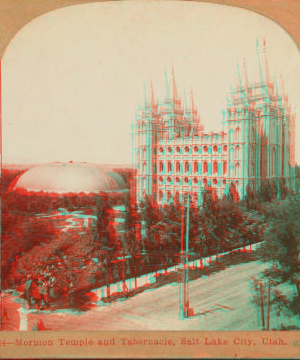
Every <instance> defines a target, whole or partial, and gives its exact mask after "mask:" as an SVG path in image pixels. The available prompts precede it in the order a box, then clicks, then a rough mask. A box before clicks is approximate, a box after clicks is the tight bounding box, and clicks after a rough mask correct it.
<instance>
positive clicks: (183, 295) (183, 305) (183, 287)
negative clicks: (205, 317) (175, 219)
mask: <svg viewBox="0 0 300 360" xmlns="http://www.w3.org/2000/svg"><path fill="white" fill-rule="evenodd" d="M189 203H190V200H189V195H187V214H186V239H185V251H184V250H183V247H184V246H183V238H184V209H185V199H183V204H182V225H181V226H182V228H181V269H182V271H181V276H180V283H179V285H180V286H179V319H180V320H183V319H186V318H188V316H189V314H190V313H191V312H192V309H191V308H190V306H189V288H188V283H189V264H188V263H189V261H188V251H189V210H190V209H189V208H190V204H189Z"/></svg>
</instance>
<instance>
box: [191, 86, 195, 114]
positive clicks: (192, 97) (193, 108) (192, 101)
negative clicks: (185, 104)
mask: <svg viewBox="0 0 300 360" xmlns="http://www.w3.org/2000/svg"><path fill="white" fill-rule="evenodd" d="M191 106H192V112H193V111H194V110H195V104H194V94H193V88H191Z"/></svg>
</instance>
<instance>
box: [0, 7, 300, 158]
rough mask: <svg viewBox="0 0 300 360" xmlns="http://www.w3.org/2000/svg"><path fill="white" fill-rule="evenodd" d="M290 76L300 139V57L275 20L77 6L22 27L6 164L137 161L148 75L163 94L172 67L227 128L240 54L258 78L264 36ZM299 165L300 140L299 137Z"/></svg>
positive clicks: (209, 117) (281, 71)
mask: <svg viewBox="0 0 300 360" xmlns="http://www.w3.org/2000/svg"><path fill="white" fill-rule="evenodd" d="M264 38H265V41H266V49H267V50H266V51H267V58H268V64H269V70H270V74H271V75H274V74H276V77H277V81H278V82H279V85H280V86H279V88H281V75H282V78H283V79H284V87H285V90H286V92H287V93H288V96H289V100H290V104H291V106H292V111H293V112H294V113H296V139H297V137H299V136H300V124H299V119H300V118H299V116H300V115H298V114H300V71H299V70H300V55H299V51H298V49H297V47H296V45H295V44H294V42H293V40H292V39H291V37H290V36H289V35H288V34H287V33H286V32H285V31H284V30H283V29H282V28H281V27H279V25H277V24H276V23H274V22H273V21H271V20H269V19H267V18H265V17H263V16H261V15H258V14H256V13H254V12H250V11H248V10H244V9H239V8H234V7H229V6H224V5H215V4H207V3H192V2H183V1H182V2H181V1H166V2H152V1H147V2H139V1H138V2H135V1H122V2H107V3H105V2H101V3H92V4H84V5H76V6H69V7H66V8H62V9H59V10H55V11H52V12H50V13H47V14H45V15H42V16H40V17H38V18H36V19H34V20H33V21H32V22H30V23H29V24H27V25H26V26H25V27H24V28H22V29H21V30H20V31H19V32H18V33H17V34H16V36H15V37H14V38H13V39H12V41H11V42H10V44H9V46H8V47H7V49H6V51H5V54H4V57H3V60H2V126H3V140H2V141H3V163H4V164H5V163H22V164H26V163H45V162H54V161H59V162H66V161H74V162H76V161H78V162H81V161H86V162H92V163H99V164H131V127H130V124H131V123H132V122H133V121H134V116H135V113H136V111H137V107H138V103H139V101H140V102H142V99H143V93H144V90H143V88H144V82H145V83H146V86H147V85H148V84H149V83H150V81H153V87H154V92H155V96H156V97H157V98H158V99H162V98H163V95H164V88H165V85H164V84H165V69H166V70H167V73H168V74H169V78H170V79H171V71H172V66H173V67H174V71H175V76H176V82H177V89H178V92H179V93H180V94H182V95H183V92H184V91H185V92H186V93H187V94H189V93H190V90H191V88H192V89H193V94H194V101H195V105H196V106H197V107H198V111H199V113H200V118H201V122H202V124H203V125H204V130H205V131H221V130H222V125H221V120H222V117H221V110H222V109H224V108H225V106H226V94H227V93H228V91H229V90H230V87H231V86H232V85H234V84H235V83H236V79H237V75H236V74H237V72H236V68H237V60H238V61H239V63H240V64H242V63H243V61H244V59H245V60H246V63H247V67H248V77H249V80H253V81H255V80H258V79H259V75H258V65H257V64H258V61H257V51H256V40H257V39H258V40H259V43H260V44H262V42H263V39H264ZM295 152H296V162H298V163H299V162H300V142H297V140H296V150H295Z"/></svg>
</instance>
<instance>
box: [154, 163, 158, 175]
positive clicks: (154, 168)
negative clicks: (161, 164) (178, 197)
mask: <svg viewBox="0 0 300 360" xmlns="http://www.w3.org/2000/svg"><path fill="white" fill-rule="evenodd" d="M156 171H157V169H156V164H153V175H155V174H156Z"/></svg>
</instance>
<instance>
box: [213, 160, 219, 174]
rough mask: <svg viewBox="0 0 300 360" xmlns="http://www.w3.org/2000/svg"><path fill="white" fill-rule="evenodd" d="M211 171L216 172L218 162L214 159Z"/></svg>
mask: <svg viewBox="0 0 300 360" xmlns="http://www.w3.org/2000/svg"><path fill="white" fill-rule="evenodd" d="M213 173H214V174H217V173H218V163H217V162H216V161H214V163H213Z"/></svg>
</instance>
